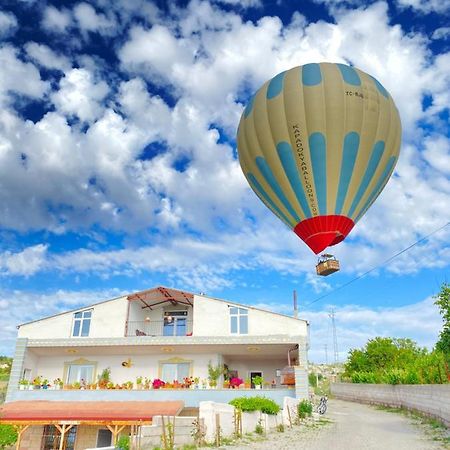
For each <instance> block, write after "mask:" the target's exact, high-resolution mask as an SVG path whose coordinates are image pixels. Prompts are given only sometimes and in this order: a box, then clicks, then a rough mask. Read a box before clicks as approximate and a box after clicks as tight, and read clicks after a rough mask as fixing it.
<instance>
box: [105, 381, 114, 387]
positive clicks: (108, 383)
mask: <svg viewBox="0 0 450 450" xmlns="http://www.w3.org/2000/svg"><path fill="white" fill-rule="evenodd" d="M106 389H114V383H113V382H112V381H108V382H107V383H106Z"/></svg>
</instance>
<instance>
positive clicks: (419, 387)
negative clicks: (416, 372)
mask: <svg viewBox="0 0 450 450" xmlns="http://www.w3.org/2000/svg"><path fill="white" fill-rule="evenodd" d="M331 393H332V394H333V396H334V397H336V398H340V399H342V400H350V401H356V402H361V403H370V404H377V405H386V406H393V407H397V408H406V409H410V410H416V411H419V412H421V413H423V414H425V415H427V416H431V417H435V418H437V419H439V420H441V421H442V422H443V423H445V425H447V426H448V427H450V384H399V385H390V384H362V383H361V384H359V383H333V384H332V385H331Z"/></svg>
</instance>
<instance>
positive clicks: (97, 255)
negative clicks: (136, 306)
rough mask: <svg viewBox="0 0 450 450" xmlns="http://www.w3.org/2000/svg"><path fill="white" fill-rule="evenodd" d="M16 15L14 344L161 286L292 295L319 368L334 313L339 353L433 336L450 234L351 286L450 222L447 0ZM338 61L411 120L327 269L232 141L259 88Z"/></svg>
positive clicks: (9, 221) (133, 3)
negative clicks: (30, 330) (71, 314)
mask: <svg viewBox="0 0 450 450" xmlns="http://www.w3.org/2000/svg"><path fill="white" fill-rule="evenodd" d="M0 8H1V10H0V103H1V108H0V236H1V241H0V242H1V244H0V276H1V278H0V283H1V284H0V310H1V311H2V314H1V315H0V353H6V354H10V355H11V354H12V353H13V350H14V339H15V333H16V329H15V326H16V325H17V324H18V323H23V322H26V321H28V320H32V319H35V318H38V317H43V316H46V315H50V314H54V313H56V312H60V311H64V310H67V309H72V308H76V307H78V306H81V305H87V304H90V303H93V302H94V301H98V300H104V299H107V298H111V297H113V296H116V295H119V294H121V293H127V292H133V291H136V290H142V289H147V288H151V287H153V286H156V285H167V286H172V287H176V288H179V289H185V290H188V291H191V292H205V293H207V294H210V295H213V296H216V297H221V298H226V299H230V300H235V301H239V302H243V303H248V304H253V305H257V306H260V307H263V308H270V309H273V310H276V311H279V312H283V313H291V312H292V292H293V290H294V289H295V290H297V294H298V298H299V308H300V316H301V317H304V318H307V319H308V320H310V321H311V338H312V342H311V351H310V358H311V360H313V361H317V362H320V361H324V359H325V353H324V350H323V348H324V345H325V344H327V345H328V348H331V346H332V342H331V331H330V320H329V317H328V313H329V311H330V309H331V308H332V307H334V309H335V311H336V325H337V334H338V345H339V350H340V355H339V357H340V359H341V360H344V359H345V356H346V352H347V350H348V349H349V348H351V347H356V346H361V345H363V344H364V342H365V341H366V340H367V339H368V338H370V337H374V336H377V335H387V336H396V337H412V338H413V339H416V340H417V341H418V342H419V344H420V345H427V346H428V347H430V348H431V347H432V345H433V344H434V342H435V341H436V338H437V334H438V332H439V330H440V328H441V319H440V317H439V314H438V312H437V309H436V308H435V307H434V306H433V300H432V296H433V295H435V294H436V293H437V292H438V291H439V287H440V285H441V284H442V283H443V282H445V281H449V278H450V277H449V266H450V246H449V241H450V226H447V227H445V228H443V229H442V230H441V231H439V232H437V233H435V234H433V236H431V237H430V239H428V240H426V241H423V242H421V243H420V245H417V246H415V247H413V248H412V249H411V250H410V251H408V252H406V253H404V254H402V255H401V256H399V257H398V258H396V259H394V260H393V261H392V262H390V263H389V264H387V265H386V266H385V267H383V268H380V269H378V270H376V271H374V272H372V273H371V274H370V275H368V276H367V277H364V278H362V279H360V280H358V281H356V282H354V283H352V284H350V285H348V286H346V287H343V288H340V287H342V286H343V285H344V284H345V283H347V282H349V281H351V280H353V279H354V278H355V277H357V276H359V275H360V274H361V273H364V272H366V271H367V270H369V269H371V268H372V267H377V266H380V265H381V263H382V262H383V261H385V260H386V259H388V258H389V257H391V256H392V255H394V254H396V253H397V252H399V251H400V250H402V249H403V248H405V247H407V246H409V245H410V244H412V243H414V242H416V241H417V240H418V239H420V238H422V237H423V236H426V235H428V234H430V233H432V232H434V231H435V230H437V229H439V228H441V227H442V226H443V225H445V224H446V223H448V222H449V221H450V213H449V210H450V208H449V206H450V139H449V131H450V130H449V106H448V105H449V100H450V89H449V87H450V45H449V44H450V27H449V23H450V22H449V12H450V2H449V0H430V1H426V0H395V1H392V2H388V3H386V2H384V1H380V2H361V1H358V0H350V1H339V0H315V1H311V2H309V1H302V2H291V1H282V0H279V1H271V2H263V1H260V0H244V1H237V0H216V1H213V0H209V1H198V0H193V1H189V2H167V3H166V2H162V1H157V2H151V1H144V0H117V1H115V2H109V1H107V0H92V1H87V2H84V1H67V2H61V1H58V2H52V1H39V0H35V1H33V0H22V1H16V0H6V1H3V2H2V4H1V6H0ZM321 61H331V62H343V63H347V64H352V65H355V66H356V67H358V68H360V69H362V70H364V71H366V72H368V73H370V74H372V75H373V76H375V77H376V78H377V79H378V80H380V81H381V82H382V83H383V85H384V86H386V88H387V89H388V90H389V92H390V93H391V94H392V96H393V98H394V100H395V101H396V103H397V106H398V108H399V111H400V115H401V118H402V123H403V143H402V148H401V156H400V160H399V163H398V165H397V167H396V170H395V173H394V176H393V177H392V179H391V181H390V182H389V183H388V185H387V186H386V188H385V190H384V192H383V193H382V195H381V196H380V197H379V198H378V200H377V202H376V203H375V204H374V206H373V207H372V208H371V209H370V211H369V212H368V213H367V214H366V216H365V217H364V218H363V219H362V220H361V221H360V222H358V224H357V226H356V227H355V229H354V230H353V231H352V233H351V235H350V236H349V238H347V240H346V241H345V242H344V243H342V244H340V245H339V246H338V247H336V249H335V250H334V253H335V254H336V255H337V256H338V257H339V259H340V261H341V266H342V270H341V272H340V273H338V274H336V275H333V276H332V277H328V278H326V279H319V278H318V277H317V276H316V275H315V271H314V265H315V256H314V255H313V254H312V253H311V251H310V250H309V249H308V248H307V247H306V246H305V245H304V244H303V242H301V241H300V240H299V239H298V238H297V237H296V236H295V235H294V233H292V232H291V231H289V230H287V229H286V228H285V226H284V225H283V224H282V223H281V222H279V221H278V220H277V219H276V218H275V217H273V215H272V213H270V211H268V210H267V209H265V207H264V206H263V205H262V204H261V203H260V202H259V200H258V199H257V198H256V196H255V195H254V194H253V192H252V191H251V190H250V188H249V187H248V185H247V183H246V181H245V179H244V177H243V175H242V173H241V171H240V167H239V164H238V162H237V159H236V145H235V133H236V128H237V125H238V121H239V117H240V115H241V113H242V110H243V107H244V105H245V103H246V102H247V101H248V99H249V97H250V96H251V94H252V93H253V92H254V91H255V90H256V89H258V88H259V87H260V86H261V84H262V83H264V82H265V81H266V80H267V79H269V78H271V77H273V76H274V75H276V74H277V73H279V72H280V71H282V70H286V69H289V68H291V67H294V66H297V65H302V64H306V63H311V62H321ZM336 289H338V290H336ZM324 295H326V296H325V297H323V296H324ZM321 297H323V298H321ZM319 298H320V300H319V301H315V300H317V299H319ZM330 354H331V352H330Z"/></svg>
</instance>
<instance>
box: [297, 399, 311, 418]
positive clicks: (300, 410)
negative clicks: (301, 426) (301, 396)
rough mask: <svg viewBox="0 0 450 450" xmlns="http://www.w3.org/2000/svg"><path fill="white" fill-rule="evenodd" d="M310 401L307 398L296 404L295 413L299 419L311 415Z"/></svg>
mask: <svg viewBox="0 0 450 450" xmlns="http://www.w3.org/2000/svg"><path fill="white" fill-rule="evenodd" d="M312 410H313V407H312V403H311V402H309V401H308V400H302V401H301V402H300V403H299V404H298V406H297V414H298V417H300V419H304V418H305V417H307V416H311V415H312Z"/></svg>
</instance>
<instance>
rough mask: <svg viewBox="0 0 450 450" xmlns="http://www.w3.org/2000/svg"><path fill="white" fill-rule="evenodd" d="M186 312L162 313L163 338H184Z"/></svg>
mask: <svg viewBox="0 0 450 450" xmlns="http://www.w3.org/2000/svg"><path fill="white" fill-rule="evenodd" d="M186 319H187V311H170V312H165V313H164V327H163V336H186V332H187V328H186V325H187V322H186Z"/></svg>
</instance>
